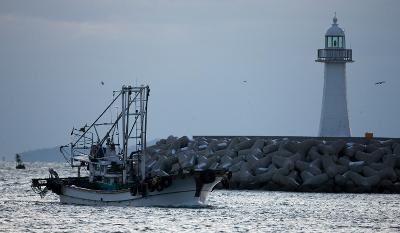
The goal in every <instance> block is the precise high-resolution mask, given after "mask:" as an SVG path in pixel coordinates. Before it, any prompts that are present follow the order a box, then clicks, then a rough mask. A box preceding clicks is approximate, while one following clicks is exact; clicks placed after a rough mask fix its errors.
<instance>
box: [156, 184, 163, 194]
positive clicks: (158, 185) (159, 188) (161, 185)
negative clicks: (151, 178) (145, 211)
mask: <svg viewBox="0 0 400 233" xmlns="http://www.w3.org/2000/svg"><path fill="white" fill-rule="evenodd" d="M156 189H157V191H159V192H161V191H163V190H164V184H163V182H159V183H157V188H156Z"/></svg>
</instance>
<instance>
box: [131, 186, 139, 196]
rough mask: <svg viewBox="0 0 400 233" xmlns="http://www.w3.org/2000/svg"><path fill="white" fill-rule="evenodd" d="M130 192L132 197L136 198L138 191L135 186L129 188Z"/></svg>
mask: <svg viewBox="0 0 400 233" xmlns="http://www.w3.org/2000/svg"><path fill="white" fill-rule="evenodd" d="M130 191H131V194H132V196H136V194H137V191H138V189H137V186H136V185H134V186H131V189H130Z"/></svg>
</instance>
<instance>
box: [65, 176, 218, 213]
mask: <svg viewBox="0 0 400 233" xmlns="http://www.w3.org/2000/svg"><path fill="white" fill-rule="evenodd" d="M221 180H222V177H216V178H215V181H213V182H211V183H208V184H202V185H201V187H198V186H197V185H196V180H195V178H194V177H193V176H188V177H185V178H177V179H175V180H173V182H172V184H171V186H169V187H168V188H165V189H164V190H162V191H157V190H155V191H153V192H147V194H146V195H142V194H139V193H137V194H136V195H133V194H132V193H131V192H130V190H129V189H124V190H119V191H100V190H91V189H86V188H81V187H77V186H74V185H64V186H63V187H62V192H61V193H60V194H59V196H60V202H61V203H63V204H77V205H113V206H115V205H116V206H118V205H120V206H171V207H179V206H202V205H206V204H207V196H208V194H209V193H210V192H211V191H212V189H213V188H214V186H215V185H216V184H218V183H219V182H220V181H221Z"/></svg>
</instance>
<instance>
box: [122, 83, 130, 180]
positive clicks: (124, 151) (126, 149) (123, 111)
mask: <svg viewBox="0 0 400 233" xmlns="http://www.w3.org/2000/svg"><path fill="white" fill-rule="evenodd" d="M125 90H126V86H125V85H124V86H122V90H121V98H122V100H121V104H122V106H121V107H122V108H121V109H122V112H121V114H122V145H123V148H122V160H123V162H124V164H123V166H124V167H123V170H122V183H123V184H126V160H127V153H128V145H127V144H128V143H127V139H126V137H127V133H126V130H125V128H126V127H125V121H126V92H125ZM128 107H129V106H128ZM128 117H129V116H128ZM126 125H127V124H126Z"/></svg>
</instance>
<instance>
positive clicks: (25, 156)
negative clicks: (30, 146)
mask: <svg viewBox="0 0 400 233" xmlns="http://www.w3.org/2000/svg"><path fill="white" fill-rule="evenodd" d="M20 155H21V159H22V161H24V162H65V159H64V157H63V155H62V154H61V153H60V150H59V147H58V146H57V147H53V148H46V149H38V150H32V151H27V152H23V153H20Z"/></svg>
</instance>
